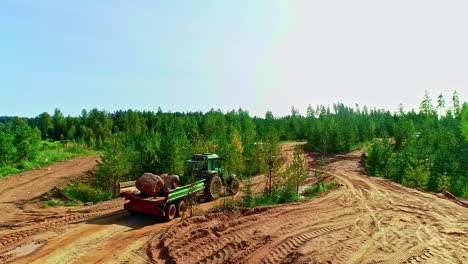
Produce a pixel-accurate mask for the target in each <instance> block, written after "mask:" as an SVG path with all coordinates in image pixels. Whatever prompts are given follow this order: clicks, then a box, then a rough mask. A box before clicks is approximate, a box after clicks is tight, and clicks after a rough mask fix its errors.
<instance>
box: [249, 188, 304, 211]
mask: <svg viewBox="0 0 468 264" xmlns="http://www.w3.org/2000/svg"><path fill="white" fill-rule="evenodd" d="M299 200H301V197H300V196H299V194H298V193H297V192H296V190H294V188H278V189H275V190H273V191H272V192H271V193H269V192H264V193H262V194H259V195H256V196H253V197H249V198H248V200H247V199H246V198H245V197H244V206H245V207H257V206H266V205H275V204H281V203H290V202H296V201H299Z"/></svg>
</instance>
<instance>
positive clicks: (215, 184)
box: [204, 174, 223, 201]
mask: <svg viewBox="0 0 468 264" xmlns="http://www.w3.org/2000/svg"><path fill="white" fill-rule="evenodd" d="M222 187H223V184H222V183H221V179H220V178H219V177H218V175H216V174H213V175H210V176H208V178H206V184H205V190H204V194H205V198H206V200H208V201H214V200H216V199H218V198H219V196H220V195H221V188H222Z"/></svg>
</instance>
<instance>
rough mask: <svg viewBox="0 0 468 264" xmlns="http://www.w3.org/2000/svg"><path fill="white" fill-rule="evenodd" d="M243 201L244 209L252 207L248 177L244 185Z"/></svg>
mask: <svg viewBox="0 0 468 264" xmlns="http://www.w3.org/2000/svg"><path fill="white" fill-rule="evenodd" d="M244 194H245V195H244V201H243V204H244V206H245V207H252V206H253V192H252V178H251V177H248V178H247V180H246V181H245V185H244Z"/></svg>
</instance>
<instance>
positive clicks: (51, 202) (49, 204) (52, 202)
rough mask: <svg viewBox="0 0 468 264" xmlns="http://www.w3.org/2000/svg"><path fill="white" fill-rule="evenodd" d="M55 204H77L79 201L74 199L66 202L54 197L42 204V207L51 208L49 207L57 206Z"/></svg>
mask: <svg viewBox="0 0 468 264" xmlns="http://www.w3.org/2000/svg"><path fill="white" fill-rule="evenodd" d="M55 206H77V203H75V202H73V201H67V202H64V201H62V200H60V199H56V198H52V199H50V200H47V201H45V202H44V203H43V204H42V208H49V207H55Z"/></svg>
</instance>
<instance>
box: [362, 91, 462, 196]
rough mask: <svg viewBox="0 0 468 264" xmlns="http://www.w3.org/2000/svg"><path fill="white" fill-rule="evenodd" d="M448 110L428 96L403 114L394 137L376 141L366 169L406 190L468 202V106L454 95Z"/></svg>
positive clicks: (395, 123) (396, 120)
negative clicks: (442, 194)
mask: <svg viewBox="0 0 468 264" xmlns="http://www.w3.org/2000/svg"><path fill="white" fill-rule="evenodd" d="M453 102H454V103H453V105H452V106H451V107H449V108H448V109H447V108H446V107H445V100H444V98H443V97H442V96H439V97H438V100H437V105H436V106H434V105H433V103H432V101H431V99H430V97H429V96H428V94H427V93H426V95H425V98H424V100H423V101H422V103H421V105H420V109H419V113H416V112H415V111H410V112H407V113H405V112H403V111H399V112H398V113H397V114H395V115H394V118H393V125H392V127H393V129H392V131H393V133H388V134H386V135H384V136H383V137H381V138H378V139H376V140H375V141H374V142H373V144H372V145H371V146H370V148H369V151H368V153H367V160H366V164H367V167H366V170H367V172H368V173H369V174H371V175H375V176H381V177H385V178H388V179H392V180H393V181H396V182H399V183H402V184H404V185H406V186H408V187H412V188H419V189H424V190H429V191H432V192H440V191H442V190H447V191H450V192H451V193H453V194H455V195H457V196H460V197H464V198H467V197H468V104H466V103H465V104H464V105H463V106H462V107H461V106H460V104H459V103H458V96H457V95H456V94H455V95H454V98H453Z"/></svg>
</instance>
